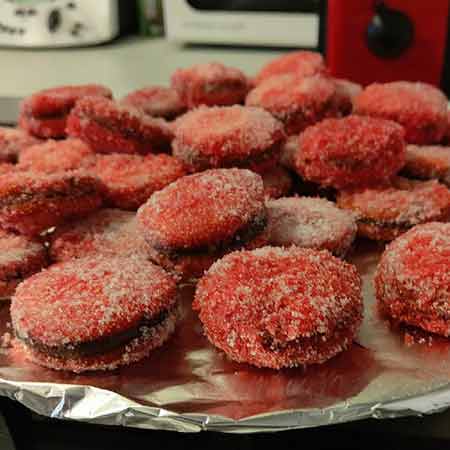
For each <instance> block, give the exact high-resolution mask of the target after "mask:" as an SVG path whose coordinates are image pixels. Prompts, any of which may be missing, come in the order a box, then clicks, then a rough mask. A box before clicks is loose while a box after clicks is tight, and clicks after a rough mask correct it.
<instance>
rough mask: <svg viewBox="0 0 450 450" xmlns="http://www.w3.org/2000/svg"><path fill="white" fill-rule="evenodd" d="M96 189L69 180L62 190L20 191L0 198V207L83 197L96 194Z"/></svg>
mask: <svg viewBox="0 0 450 450" xmlns="http://www.w3.org/2000/svg"><path fill="white" fill-rule="evenodd" d="M97 193H98V190H97V189H95V188H94V187H93V186H92V185H85V186H82V185H80V184H77V183H74V182H69V185H68V186H67V189H64V190H58V191H57V190H49V191H48V192H25V191H24V192H21V193H20V194H13V195H8V196H6V197H4V198H0V208H4V207H8V206H17V205H23V204H26V203H28V202H30V201H35V200H36V199H41V200H51V199H56V198H64V197H68V196H70V197H74V198H76V197H84V196H86V195H92V194H97Z"/></svg>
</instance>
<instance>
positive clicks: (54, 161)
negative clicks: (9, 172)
mask: <svg viewBox="0 0 450 450" xmlns="http://www.w3.org/2000/svg"><path fill="white" fill-rule="evenodd" d="M92 155H94V152H93V151H92V150H91V149H90V147H89V146H88V145H87V144H85V143H84V142H83V141H80V140H79V139H65V140H63V141H53V140H48V141H45V142H43V143H41V144H37V145H33V146H31V147H28V148H26V149H25V150H23V151H22V152H21V153H20V155H19V164H18V169H20V170H32V171H35V172H46V173H50V174H51V173H54V172H60V171H65V170H75V169H80V168H83V167H89V165H91V164H92V159H88V157H92Z"/></svg>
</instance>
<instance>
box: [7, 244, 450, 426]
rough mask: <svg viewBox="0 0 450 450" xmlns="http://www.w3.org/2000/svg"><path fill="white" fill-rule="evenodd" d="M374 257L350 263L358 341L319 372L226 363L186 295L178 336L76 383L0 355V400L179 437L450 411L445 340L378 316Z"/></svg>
mask: <svg viewBox="0 0 450 450" xmlns="http://www.w3.org/2000/svg"><path fill="white" fill-rule="evenodd" d="M380 253H381V248H380V247H379V246H377V245H376V244H373V243H372V244H371V243H367V242H365V243H364V242H363V243H360V244H359V245H358V248H357V249H355V251H354V253H353V255H351V257H350V260H351V261H352V262H354V263H355V264H356V265H357V267H358V268H359V270H360V273H361V274H362V276H363V280H364V299H365V319H364V323H363V326H362V329H361V332H360V335H359V337H358V340H357V342H355V343H354V344H353V345H352V347H351V348H350V349H349V350H348V351H346V352H344V353H342V354H341V355H338V356H337V357H335V358H334V359H332V360H330V361H328V362H327V363H325V364H322V365H319V366H314V367H308V368H297V369H289V370H282V371H274V370H268V369H267V370H265V369H257V368H253V367H251V366H247V365H245V364H237V363H234V362H231V361H229V360H228V359H227V358H226V357H225V355H224V354H223V353H221V352H220V351H218V350H216V349H215V348H214V347H212V346H211V345H210V344H209V343H208V341H207V340H206V338H205V337H204V336H203V334H202V329H201V325H200V322H199V321H198V319H197V318H196V316H195V314H194V313H193V312H192V310H191V306H190V304H191V301H192V295H193V288H189V287H186V288H185V289H184V295H183V317H182V320H181V322H180V324H179V326H178V330H177V332H176V333H175V335H174V336H173V337H172V338H171V340H170V341H169V342H168V343H167V344H166V345H165V346H164V347H162V348H160V349H158V350H156V351H155V352H154V353H153V354H152V355H151V357H149V358H148V359H146V360H145V361H142V362H141V363H138V364H134V365H132V366H130V367H126V368H122V369H120V370H117V371H114V372H111V373H91V374H81V375H75V374H70V373H64V372H56V371H52V370H47V369H44V368H41V367H39V366H37V365H34V364H32V363H30V362H28V361H26V359H25V358H24V356H23V355H22V354H21V353H20V352H19V351H18V350H16V349H14V348H4V349H2V351H1V354H0V394H1V395H5V396H8V397H10V398H13V399H15V400H17V401H19V402H20V403H22V404H24V405H25V406H27V407H29V408H30V409H32V410H33V411H35V412H37V413H39V414H42V415H44V416H48V417H53V418H60V419H73V420H78V421H84V422H91V423H98V424H104V425H123V426H128V427H139V428H148V429H160V430H172V431H180V432H197V431H200V430H214V431H222V432H234V433H251V432H269V431H280V430H286V429H294V428H305V427H317V426H321V425H329V424H337V423H342V422H348V421H352V420H358V419H364V418H369V417H375V418H385V417H386V418H394V417H401V416H408V415H419V414H430V413H433V412H438V411H442V410H444V409H446V408H448V407H450V341H449V340H446V339H442V338H438V337H432V338H430V337H428V336H425V335H423V336H420V335H418V337H417V336H415V337H414V338H413V339H409V341H411V343H408V342H407V340H405V331H404V330H394V329H392V328H391V327H390V326H389V325H388V324H387V323H386V321H385V320H383V319H382V318H381V317H379V315H378V313H377V311H376V308H375V307H374V295H373V288H372V277H373V271H374V269H375V267H376V264H377V262H378V260H379V256H380ZM9 320H10V319H9V306H8V305H7V304H5V305H4V306H3V307H2V308H1V309H0V334H4V333H7V332H11V330H10V324H9ZM68 320H70V317H68ZM413 336H414V335H413Z"/></svg>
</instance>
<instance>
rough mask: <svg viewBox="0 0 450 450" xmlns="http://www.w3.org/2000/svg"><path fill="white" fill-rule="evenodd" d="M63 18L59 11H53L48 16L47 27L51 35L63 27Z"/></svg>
mask: <svg viewBox="0 0 450 450" xmlns="http://www.w3.org/2000/svg"><path fill="white" fill-rule="evenodd" d="M61 22H62V17H61V13H60V12H59V10H58V9H52V10H51V11H50V14H49V15H48V19H47V25H48V29H49V30H50V32H51V33H54V32H55V31H57V30H58V28H59V27H60V26H61Z"/></svg>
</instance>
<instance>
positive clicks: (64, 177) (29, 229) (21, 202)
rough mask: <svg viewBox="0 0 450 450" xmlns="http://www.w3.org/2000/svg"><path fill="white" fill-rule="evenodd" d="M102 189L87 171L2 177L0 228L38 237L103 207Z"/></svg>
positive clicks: (0, 184) (24, 173)
mask: <svg viewBox="0 0 450 450" xmlns="http://www.w3.org/2000/svg"><path fill="white" fill-rule="evenodd" d="M101 191H102V186H101V184H100V181H99V180H98V179H97V178H94V177H93V176H92V175H90V174H88V173H87V172H85V171H82V170H78V171H70V172H58V173H56V174H46V173H41V172H12V173H8V174H5V175H1V176H0V226H1V227H2V228H4V229H6V230H12V231H17V232H19V233H21V234H26V235H37V234H39V233H41V232H43V231H45V230H47V229H49V228H51V227H53V226H56V225H59V224H60V223H62V222H64V221H65V220H66V219H69V218H75V217H81V216H84V215H85V214H88V213H90V212H92V211H94V210H96V209H97V208H99V207H100V205H101V203H102V195H101Z"/></svg>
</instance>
